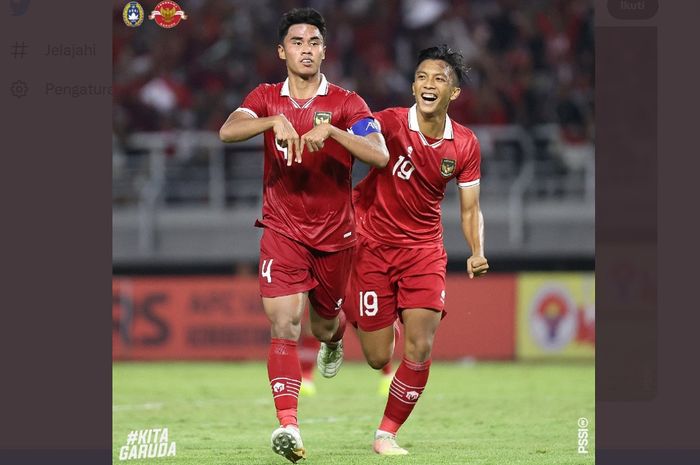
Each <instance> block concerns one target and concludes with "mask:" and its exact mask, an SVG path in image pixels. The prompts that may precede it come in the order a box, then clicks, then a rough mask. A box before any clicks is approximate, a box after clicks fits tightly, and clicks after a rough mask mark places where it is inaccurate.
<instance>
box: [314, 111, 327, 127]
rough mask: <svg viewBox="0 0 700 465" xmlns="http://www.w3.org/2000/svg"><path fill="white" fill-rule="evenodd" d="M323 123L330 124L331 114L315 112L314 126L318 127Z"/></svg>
mask: <svg viewBox="0 0 700 465" xmlns="http://www.w3.org/2000/svg"><path fill="white" fill-rule="evenodd" d="M323 123H328V124H330V123H331V112H330V111H317V112H316V113H314V126H318V125H319V124H323Z"/></svg>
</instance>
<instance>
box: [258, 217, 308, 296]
mask: <svg viewBox="0 0 700 465" xmlns="http://www.w3.org/2000/svg"><path fill="white" fill-rule="evenodd" d="M311 260H312V257H311V254H310V252H309V251H308V250H307V249H306V248H305V247H304V246H303V245H302V244H299V243H298V242H296V241H293V240H292V239H290V238H288V237H286V236H284V235H283V234H280V233H278V232H276V231H274V230H272V229H269V228H265V229H264V230H263V235H262V237H261V238H260V263H259V265H260V266H259V275H258V282H259V284H260V294H261V295H262V297H264V298H274V297H283V296H288V295H294V294H298V293H303V292H307V291H309V290H311V289H313V288H314V287H315V286H316V285H317V284H318V283H317V281H316V280H315V278H314V276H313V273H312V272H311V266H312V264H311Z"/></svg>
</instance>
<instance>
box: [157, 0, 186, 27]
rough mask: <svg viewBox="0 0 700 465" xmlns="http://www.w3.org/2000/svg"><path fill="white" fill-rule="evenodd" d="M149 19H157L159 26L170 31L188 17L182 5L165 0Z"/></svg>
mask: <svg viewBox="0 0 700 465" xmlns="http://www.w3.org/2000/svg"><path fill="white" fill-rule="evenodd" d="M148 19H155V20H156V24H158V26H160V27H164V28H166V29H170V28H171V27H175V26H177V25H178V24H180V21H182V20H183V19H187V15H186V14H185V12H184V11H182V8H180V5H178V4H177V3H175V2H171V1H170V0H165V1H164V2H160V3H159V4H157V5H156V7H155V8H154V9H153V11H151V15H150V16H149V17H148Z"/></svg>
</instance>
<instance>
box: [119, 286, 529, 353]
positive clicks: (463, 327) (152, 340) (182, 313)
mask: <svg viewBox="0 0 700 465" xmlns="http://www.w3.org/2000/svg"><path fill="white" fill-rule="evenodd" d="M515 288H516V279H515V276H514V275H491V276H489V277H488V278H484V279H474V280H470V279H468V278H467V277H466V276H464V275H460V276H456V275H455V276H450V275H448V277H447V284H446V300H445V302H446V308H447V311H448V316H447V317H446V318H445V319H444V320H443V322H442V324H441V325H440V328H439V329H438V335H437V337H436V342H435V347H434V350H433V357H434V358H435V359H460V358H465V357H474V358H481V359H511V358H513V357H514V353H515V335H514V328H515ZM112 320H113V331H112V350H113V358H114V359H115V360H211V359H229V360H245V359H252V360H264V359H265V358H266V357H267V350H268V343H269V340H270V326H269V323H268V320H267V317H266V316H265V312H264V311H263V308H262V303H261V300H260V293H259V290H258V280H257V278H256V277H255V276H250V277H233V276H216V277H213V276H203V277H155V278H154V277H133V278H128V277H117V278H114V280H113V282H112ZM353 332H354V331H353V329H352V328H351V327H348V331H347V336H346V337H345V340H344V345H345V356H346V358H347V359H348V360H363V356H362V351H361V348H360V346H359V342H358V340H357V337H355V335H354V334H350V333H353ZM401 345H402V341H400V343H399V344H397V356H400V354H401V353H402V350H401Z"/></svg>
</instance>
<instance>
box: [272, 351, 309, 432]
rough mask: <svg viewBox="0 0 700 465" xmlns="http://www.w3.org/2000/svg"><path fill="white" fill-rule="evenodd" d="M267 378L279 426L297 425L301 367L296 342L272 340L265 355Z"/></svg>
mask: <svg viewBox="0 0 700 465" xmlns="http://www.w3.org/2000/svg"><path fill="white" fill-rule="evenodd" d="M267 376H268V379H269V380H270V388H271V389H272V398H273V399H274V401H275V408H276V409H277V418H278V419H279V421H280V425H282V426H287V425H294V426H296V425H297V405H298V398H299V386H300V385H301V366H300V365H299V356H298V355H297V343H296V341H290V340H288V339H272V341H271V342H270V351H269V352H268V355H267Z"/></svg>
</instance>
